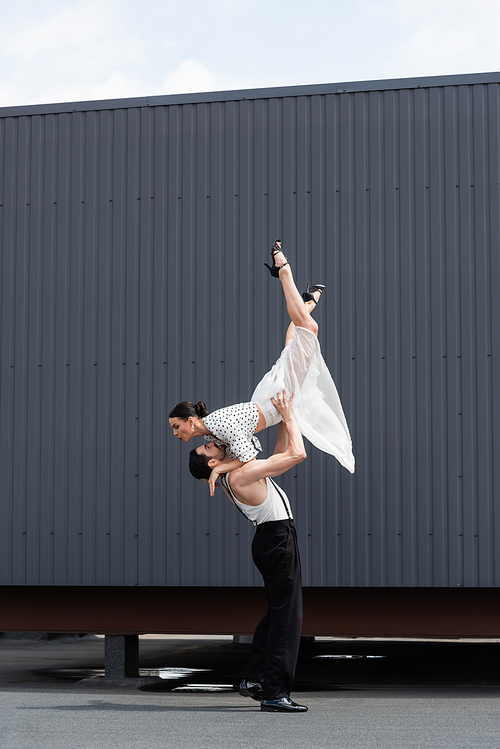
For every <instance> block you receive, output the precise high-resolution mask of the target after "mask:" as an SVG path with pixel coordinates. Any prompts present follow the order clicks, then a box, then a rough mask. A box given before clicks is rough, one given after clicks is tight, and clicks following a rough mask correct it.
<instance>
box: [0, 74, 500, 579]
mask: <svg viewBox="0 0 500 749" xmlns="http://www.w3.org/2000/svg"><path fill="white" fill-rule="evenodd" d="M498 79H499V76H498V74H488V75H486V74H485V75H482V76H459V77H446V78H437V79H411V80H408V81H396V82H394V81H393V82H391V81H382V82H369V84H365V85H364V86H363V84H332V85H328V86H326V85H325V86H321V87H317V86H313V87H296V88H290V89H279V90H272V89H268V90H262V91H253V92H233V93H232V94H231V92H225V93H224V94H223V95H222V94H221V95H216V94H206V95H200V96H196V95H186V96H183V97H159V98H158V97H157V98H156V99H155V100H154V101H153V100H129V101H121V102H114V103H112V102H110V103H105V102H100V103H97V104H98V106H97V105H96V106H93V105H94V104H96V103H92V106H91V104H88V105H87V110H86V109H85V106H84V105H79V106H75V107H73V109H72V110H71V109H69V110H68V108H67V107H66V108H64V106H63V105H61V106H57V107H54V108H52V110H50V107H46V108H43V107H42V108H40V107H34V108H30V109H28V110H26V109H24V108H23V109H22V111H21V110H20V111H19V112H17V109H16V110H9V112H8V113H7V112H5V111H4V112H3V114H4V115H5V114H7V115H8V116H4V117H3V118H0V232H1V241H2V254H1V258H0V263H1V265H0V269H1V278H0V293H1V299H0V314H1V318H0V331H1V342H0V345H1V360H0V386H1V392H0V473H1V478H0V482H1V485H0V486H1V489H0V492H1V494H0V501H1V506H2V524H0V584H14V585H23V584H30V585H197V586H200V585H256V584H259V576H258V574H257V573H256V571H255V569H254V567H253V565H252V563H251V558H250V549H249V547H250V543H251V538H252V534H253V531H252V527H251V526H250V524H248V523H246V522H245V521H244V520H243V519H242V518H241V517H240V515H239V514H238V513H236V512H235V511H234V508H233V507H232V506H231V505H230V504H229V503H228V502H227V501H225V500H224V498H223V497H222V496H221V495H220V494H219V496H217V497H216V498H215V499H212V500H210V499H209V498H208V495H207V488H206V486H205V485H204V484H203V483H202V482H199V483H198V482H194V481H193V480H192V479H191V477H190V476H189V474H188V472H187V468H186V463H187V456H188V449H187V448H186V446H182V445H179V444H178V443H176V442H175V440H174V439H173V437H172V435H171V433H170V430H169V428H168V424H167V419H166V415H167V412H168V410H169V409H170V408H171V407H172V405H173V404H175V403H176V402H177V401H178V400H181V399H191V400H205V401H206V402H207V405H208V406H209V408H210V409H215V408H218V407H220V406H223V405H225V404H228V403H232V402H237V401H241V400H246V399H248V398H249V397H250V395H251V393H252V390H253V388H254V386H255V384H256V382H257V381H258V380H259V379H260V377H261V376H262V375H263V374H264V373H265V371H266V370H267V369H268V368H269V366H270V365H271V364H272V363H273V362H274V360H275V359H276V358H277V356H278V355H279V352H280V350H281V348H282V345H283V337H284V332H285V328H286V324H287V323H286V318H287V316H286V310H285V307H284V304H283V300H282V296H281V291H280V285H279V283H278V282H277V281H275V280H274V279H271V278H269V276H268V274H267V271H265V269H264V267H263V265H262V263H263V261H264V260H265V259H266V258H267V256H268V252H269V249H268V248H269V246H270V244H271V243H272V241H273V240H274V239H275V238H276V237H278V236H280V237H283V239H284V241H285V246H286V250H287V253H288V254H289V257H290V259H291V262H292V264H293V268H294V273H295V275H296V278H297V281H298V283H299V285H300V286H303V285H304V284H305V281H306V280H310V281H313V282H318V281H324V282H326V284H327V287H328V288H327V291H326V293H325V295H324V297H323V299H322V301H321V304H320V305H319V306H318V309H317V318H318V321H319V323H320V340H321V345H322V350H323V353H324V356H325V359H326V361H327V362H328V364H329V367H330V369H331V371H332V374H333V376H334V379H335V381H336V383H337V386H338V389H339V391H340V394H341V397H342V401H343V404H344V408H345V411H346V415H347V418H348V421H349V424H350V427H351V431H352V435H353V441H354V447H355V453H356V458H357V471H356V474H355V475H354V476H350V475H349V474H348V473H347V472H346V471H345V470H344V469H342V468H340V466H339V465H338V464H337V463H336V461H335V460H334V459H333V458H331V457H329V456H325V455H323V454H321V453H319V452H318V451H317V450H315V449H314V448H312V447H311V446H309V447H308V453H309V456H308V460H307V461H306V463H304V464H302V465H301V466H299V467H297V469H296V470H294V471H292V472H290V473H289V474H288V475H287V476H285V477H284V478H283V485H284V486H285V488H286V490H287V492H288V493H289V496H290V498H291V501H292V505H293V507H294V512H295V516H296V519H297V525H298V527H299V534H300V543H301V549H302V556H303V568H304V581H305V583H306V584H307V585H319V586H322V585H328V586H330V585H368V586H401V585H402V586H456V585H468V586H478V585H481V586H495V585H498V580H499V574H500V566H499V565H500V561H499V556H500V555H499V551H498V549H499V542H500V519H499V514H500V513H498V510H497V504H498V491H497V488H496V483H497V482H496V466H497V463H498V448H497V445H498V443H499V436H498V434H497V432H498V429H499V426H498V425H499V424H500V400H499V395H498V391H499V388H498V381H499V370H498V367H499V364H498V362H499V356H500V350H499V344H498V336H497V335H496V327H495V322H496V321H497V320H498V319H499V313H500V309H498V305H499V304H500V301H499V297H500V295H499V294H498V293H497V288H498V282H499V280H500V261H499V252H498V247H499V241H500V226H499V210H498V209H499V184H500V178H499V174H500V122H499V119H500V114H499V112H500V95H499V82H498ZM344 89H345V91H346V92H345V93H344ZM217 96H218V98H217ZM106 104H107V106H106ZM18 115H19V116H18ZM273 439H274V433H273V432H272V431H271V434H267V433H263V434H262V440H261V441H262V443H263V446H264V450H265V451H266V452H270V451H272V446H273ZM190 446H191V445H190Z"/></svg>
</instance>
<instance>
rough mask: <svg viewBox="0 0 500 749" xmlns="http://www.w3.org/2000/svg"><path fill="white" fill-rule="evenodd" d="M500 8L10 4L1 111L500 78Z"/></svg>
mask: <svg viewBox="0 0 500 749" xmlns="http://www.w3.org/2000/svg"><path fill="white" fill-rule="evenodd" d="M499 28H500V2H499V1H498V0H303V1H300V2H299V1H298V0H15V2H12V0H8V1H7V0H0V106H2V107H6V106H17V105H25V104H42V103H47V104H49V103H56V102H66V101H68V102H70V101H88V100H95V99H115V98H125V97H132V96H156V95H163V94H175V93H194V92H201V91H223V90H232V89H242V88H267V87H272V86H292V85H301V84H311V83H339V82H347V81H362V80H378V79H382V78H406V77H413V76H431V75H450V74H456V73H480V72H490V71H499V70H500V34H499V32H498V30H499Z"/></svg>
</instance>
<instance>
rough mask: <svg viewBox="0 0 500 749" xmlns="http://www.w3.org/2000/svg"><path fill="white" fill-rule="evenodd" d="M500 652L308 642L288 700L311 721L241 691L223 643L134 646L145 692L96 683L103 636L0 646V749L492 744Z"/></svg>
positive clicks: (411, 748)
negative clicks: (265, 707)
mask: <svg viewBox="0 0 500 749" xmlns="http://www.w3.org/2000/svg"><path fill="white" fill-rule="evenodd" d="M499 652H500V644H499V643H498V642H481V643H475V642H446V643H443V642H419V643H411V642H405V641H400V642H397V641H392V642H386V641H364V640H359V639H356V640H351V639H343V640H317V641H316V642H314V643H307V644H304V647H303V648H302V650H301V655H300V659H299V664H298V668H297V679H296V685H295V686H296V689H295V691H294V693H293V695H292V696H293V698H294V699H295V700H296V701H297V702H300V703H302V704H306V705H308V707H309V712H307V713H305V714H302V715H281V714H269V713H261V712H260V709H259V703H257V702H255V701H253V700H251V699H248V698H243V697H240V696H239V695H238V693H237V691H236V687H237V684H238V683H239V680H240V678H241V675H242V674H243V672H244V667H245V662H246V659H247V656H248V646H247V645H240V644H235V643H233V642H232V639H231V638H192V637H189V638H179V637H175V638H172V637H158V636H146V637H141V645H140V661H141V663H140V665H141V674H142V675H143V676H148V677H151V683H150V684H148V685H147V686H146V687H144V688H143V689H138V688H137V686H136V685H135V684H134V685H128V684H127V686H123V687H121V688H116V687H113V688H109V687H108V686H106V684H105V682H103V681H102V679H101V678H100V677H99V675H100V674H102V673H103V671H102V669H103V663H104V643H103V638H93V637H88V638H83V639H82V638H78V639H75V638H66V639H62V640H52V641H23V640H6V639H0V703H1V710H0V749H118V747H119V748H120V749H128V748H130V749H132V748H133V749H142V748H143V747H144V749H146V748H147V749H157V748H158V749H159V748H160V747H162V748H163V747H168V748H170V747H172V749H184V748H186V749H187V748H188V747H189V749H198V748H199V749H212V748H213V749H225V747H228V748H230V749H239V747H241V748H242V749H243V747H244V748H245V749H248V748H251V747H264V748H267V747H269V748H271V747H272V748H273V749H281V748H283V749H294V748H295V747H297V748H299V747H300V749H307V748H308V747H311V749H330V748H335V749H336V748H337V747H338V748H339V749H368V748H369V749H373V747H383V748H384V749H393V748H394V749H417V747H418V748H420V747H421V748H422V749H424V747H425V749H428V747H432V749H441V747H443V748H444V747H446V748H447V749H461V748H462V747H463V748H464V749H471V748H473V747H482V748H483V747H484V748H485V749H486V748H489V747H491V748H492V749H493V748H494V749H498V747H500V739H499V736H500V709H499V708H500V705H499V701H498V698H499V697H500V669H499V666H500V655H499ZM84 677H87V680H85V681H82V678H84ZM89 678H90V679H91V681H89V680H88V679H89Z"/></svg>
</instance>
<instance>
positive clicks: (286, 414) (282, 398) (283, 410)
mask: <svg viewBox="0 0 500 749" xmlns="http://www.w3.org/2000/svg"><path fill="white" fill-rule="evenodd" d="M292 402H293V393H292V395H291V396H290V398H289V399H288V398H287V395H286V390H283V392H282V393H276V398H271V403H272V404H273V406H274V407H275V409H276V410H277V411H278V413H279V414H280V416H281V418H282V419H283V421H286V420H287V419H294V418H295V417H294V415H293V409H292Z"/></svg>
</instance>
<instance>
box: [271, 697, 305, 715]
mask: <svg viewBox="0 0 500 749" xmlns="http://www.w3.org/2000/svg"><path fill="white" fill-rule="evenodd" d="M260 709H261V710H262V711H263V712H265V713H305V712H306V711H307V710H308V708H307V707H306V706H305V705H297V703H296V702H293V701H292V700H291V699H290V697H282V698H281V699H280V700H261V701H260Z"/></svg>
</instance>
